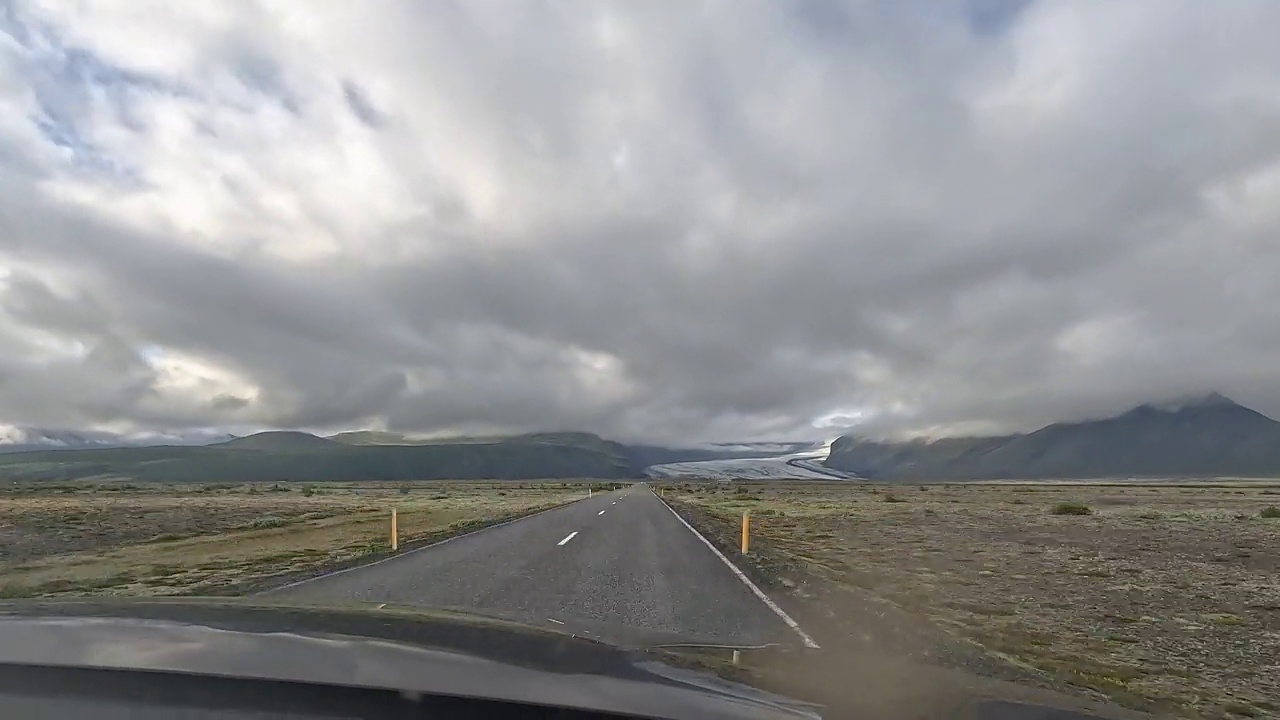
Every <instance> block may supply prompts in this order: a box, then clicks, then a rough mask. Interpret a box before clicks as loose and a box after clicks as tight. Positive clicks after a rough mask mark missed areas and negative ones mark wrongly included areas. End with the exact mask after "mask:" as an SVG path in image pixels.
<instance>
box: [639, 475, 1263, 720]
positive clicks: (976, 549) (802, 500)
mask: <svg viewBox="0 0 1280 720" xmlns="http://www.w3.org/2000/svg"><path fill="white" fill-rule="evenodd" d="M664 494H665V496H666V498H667V499H668V500H669V501H670V502H672V504H673V506H674V507H676V508H677V509H678V510H679V511H681V512H682V514H685V515H686V517H687V518H689V519H691V521H693V522H694V523H695V525H698V526H699V527H701V528H702V529H703V530H704V532H707V533H708V534H711V535H712V536H713V537H714V538H715V539H717V541H718V543H719V544H720V545H721V547H722V548H725V549H727V550H729V551H730V552H731V554H732V556H734V557H736V558H737V559H738V560H739V561H740V562H742V564H743V565H744V566H746V568H748V569H749V572H751V573H752V574H754V575H755V576H756V577H757V578H759V579H760V580H762V581H763V582H765V583H767V584H768V585H770V586H771V587H772V588H773V592H775V593H776V594H777V596H778V597H779V599H780V600H783V601H787V602H788V606H789V607H794V608H796V609H797V612H798V613H799V614H800V615H802V616H803V617H804V618H805V619H804V620H802V622H806V621H807V622H809V623H810V624H814V625H815V626H816V627H817V628H819V629H820V630H821V631H822V632H823V633H824V638H825V639H826V640H827V641H828V642H840V643H844V644H845V645H848V646H849V647H851V648H856V649H859V650H866V651H869V652H874V653H876V654H877V656H883V653H893V654H895V655H899V656H902V657H905V658H910V659H913V660H917V661H922V662H927V663H933V664H942V665H947V666H953V667H957V668H961V669H964V670H967V671H970V672H977V673H979V674H983V675H988V676H992V677H999V678H1007V679H1017V680H1019V681H1020V682H1028V681H1029V682H1032V683H1039V684H1041V685H1042V686H1044V687H1048V688H1053V689H1057V690H1063V691H1066V692H1070V693H1073V694H1077V695H1079V696H1081V697H1095V698H1097V697H1105V698H1108V699H1109V700H1111V701H1115V702H1119V703H1121V704H1123V705H1126V706H1128V707H1131V708H1136V709H1143V710H1147V711H1154V712H1156V713H1157V714H1171V715H1177V716H1183V717H1242V716H1245V717H1266V716H1276V715H1277V714H1280V580H1277V578H1278V577H1280V523H1277V522H1275V521H1274V519H1272V518H1274V517H1275V515H1276V513H1275V512H1274V500H1275V495H1277V494H1280V486H1276V485H1267V484H1264V483H1250V484H1239V485H1236V486H1231V485H1215V484H1198V485H1196V484H1186V485H1117V484H1071V485H1065V484H1049V483H1045V484H1013V483H1004V484H952V485H894V486H892V487H884V486H874V485H868V484H861V483H859V484H854V483H803V484H802V483H798V482H790V483H789V482H774V483H769V484H764V483H759V484H757V483H745V484H744V483H733V484H732V486H724V485H714V484H695V483H684V484H675V485H671V484H668V485H667V487H666V488H665V492H664ZM744 511H749V512H751V514H752V516H753V519H752V526H751V529H752V550H751V553H750V555H748V556H747V557H742V556H741V554H740V553H738V552H735V551H734V548H735V547H736V545H737V534H738V532H739V523H740V519H741V516H742V513H743V512H744ZM810 629H813V628H810Z"/></svg>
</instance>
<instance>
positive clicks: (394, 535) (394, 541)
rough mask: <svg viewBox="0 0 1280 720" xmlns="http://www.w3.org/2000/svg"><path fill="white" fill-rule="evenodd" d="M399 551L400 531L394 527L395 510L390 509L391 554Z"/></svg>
mask: <svg viewBox="0 0 1280 720" xmlns="http://www.w3.org/2000/svg"><path fill="white" fill-rule="evenodd" d="M399 549H400V531H399V528H397V527H396V509H395V508H391V552H395V551H397V550H399Z"/></svg>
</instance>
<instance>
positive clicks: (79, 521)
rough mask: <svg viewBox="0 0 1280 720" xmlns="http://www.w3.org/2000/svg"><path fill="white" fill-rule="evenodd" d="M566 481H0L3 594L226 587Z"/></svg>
mask: <svg viewBox="0 0 1280 720" xmlns="http://www.w3.org/2000/svg"><path fill="white" fill-rule="evenodd" d="M585 487H586V486H581V487H580V486H577V485H572V484H565V483H439V482H432V483H422V484H417V485H406V484H404V483H397V484H394V485H380V484H341V485H339V484H329V485H286V484H280V485H274V486H273V485H269V484H256V485H250V484H245V485H213V486H194V485H124V484H114V485H107V484H103V485H68V486H51V485H43V486H39V485H27V486H14V487H9V488H6V489H5V490H4V491H2V492H0V578H2V580H0V597H51V596H70V595H186V594H227V593H238V592H243V591H246V590H252V589H257V588H259V587H263V586H266V585H270V584H272V583H273V582H278V581H279V580H280V579H281V578H290V577H298V576H302V575H306V574H308V573H314V572H319V571H321V570H323V569H325V568H329V567H334V566H338V565H342V564H345V563H351V562H358V561H360V560H361V559H362V558H367V557H368V556H370V555H375V554H381V553H385V552H387V551H388V550H389V547H388V545H389V516H390V510H391V508H392V507H395V508H397V512H398V514H399V518H398V524H399V530H400V543H401V547H402V548H403V547H405V546H412V545H413V544H414V543H418V542H424V541H427V540H431V539H435V538H440V537H445V536H448V535H451V534H456V533H458V532H462V531H466V530H468V529H472V528H474V527H478V526H480V525H483V524H485V523H488V522H493V521H496V520H501V519H504V518H508V517H513V516H516V515H520V514H525V513H528V512H533V511H536V510H540V509H543V508H547V507H551V506H554V505H558V504H561V503H564V502H567V501H569V500H572V499H575V498H578V497H581V496H582V495H583V494H585V492H586V489H585Z"/></svg>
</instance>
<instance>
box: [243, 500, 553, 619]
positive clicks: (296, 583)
mask: <svg viewBox="0 0 1280 720" xmlns="http://www.w3.org/2000/svg"><path fill="white" fill-rule="evenodd" d="M576 502H578V500H576V499H575V500H570V501H569V502H567V503H564V504H563V505H556V506H555V507H549V508H547V509H546V510H539V511H538V512H536V513H530V514H528V515H521V516H520V517H518V518H511V519H510V520H504V521H502V522H500V523H496V524H494V525H485V526H484V527H482V528H477V529H475V530H472V531H471V532H468V533H462V534H461V535H454V536H453V537H447V538H445V539H443V540H441V541H439V542H433V543H431V544H430V545H423V546H422V547H420V548H414V549H412V550H406V551H404V552H402V553H400V554H399V555H392V556H391V557H384V558H382V559H381V560H374V561H373V562H371V563H364V564H362V565H352V566H351V567H349V568H342V569H341V570H334V571H333V572H327V573H325V574H323V575H317V576H315V577H309V578H307V579H305V580H295V581H294V582H291V583H289V584H287V585H281V586H280V587H273V588H271V589H269V590H263V591H262V592H259V593H254V595H270V594H271V593H273V592H276V591H278V590H287V589H289V588H291V587H297V586H299V585H305V584H307V583H309V582H315V581H316V580H323V579H325V578H330V577H333V576H335V575H342V574H345V573H349V572H351V571H352V570H361V569H363V568H367V567H373V566H374V565H381V564H382V563H385V562H391V561H392V560H399V559H400V558H403V557H408V556H410V555H412V554H414V553H417V552H422V551H423V550H430V549H431V548H434V547H440V546H441V545H444V544H445V543H451V542H453V541H454V540H461V539H462V538H465V537H471V536H472V535H478V534H480V533H482V532H484V531H485V530H493V529H495V528H500V527H502V526H504V525H510V524H511V523H518V522H520V521H521V520H528V519H529V518H534V517H538V516H539V515H542V514H544V513H549V512H551V511H552V510H559V509H561V508H566V507H569V506H570V505H572V504H574V503H576ZM251 597H252V596H251Z"/></svg>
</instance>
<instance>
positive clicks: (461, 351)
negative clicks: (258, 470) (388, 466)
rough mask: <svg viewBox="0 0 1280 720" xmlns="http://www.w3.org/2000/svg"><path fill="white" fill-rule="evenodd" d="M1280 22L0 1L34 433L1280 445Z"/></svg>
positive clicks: (741, 5) (336, 2) (1252, 1)
mask: <svg viewBox="0 0 1280 720" xmlns="http://www.w3.org/2000/svg"><path fill="white" fill-rule="evenodd" d="M1276 28H1280V3H1277V2H1273V1H1272V0H1239V1H1234V0H1214V1H1213V2H1206V1H1205V0H1150V1H1132V2H1131V1H1128V0H1106V1H1098V2H1087V1H1082V0H1064V1H1061V2H1057V1H1052V0H1039V1H1035V2H995V1H986V0H954V1H939V2H933V3H927V2H901V1H899V0H870V1H866V2H848V3H844V4H838V3H835V2H826V1H825V0H823V1H818V0H813V1H811V2H794V3H793V2H784V1H782V0H767V1H766V0H760V1H750V0H723V1H722V2H693V1H692V0H671V1H670V2H635V1H634V0H624V1H620V2H616V3H607V2H597V1H594V0H593V1H591V2H588V1H587V0H581V1H572V2H520V3H516V2H493V3H488V2H477V1H475V0H466V1H465V2H463V1H461V0H459V1H456V2H437V3H428V2H422V1H421V0H405V1H404V2H380V1H371V2H346V1H344V0H333V1H331V2H325V1H323V0H321V1H317V2H297V1H296V0H279V1H278V2H248V1H246V0H230V1H228V2H216V1H213V0H202V1H201V2H198V3H197V2H170V1H168V0H163V1H158V2H144V1H143V0H116V1H107V0H94V1H93V2H81V1H73V0H50V1H48V2H27V1H25V0H16V1H15V0H0V424H11V425H32V426H41V427H63V428H92V429H101V430H110V431H115V432H141V431H148V430H158V429H163V430H184V429H194V428H222V429H231V430H234V431H244V430H247V429H253V428H267V427H296V428H307V429H313V430H338V429H348V428H357V427H374V428H388V429H393V430H401V431H407V432H421V433H428V432H431V433H441V432H478V431H480V432H483V431H495V430H496V431H513V430H533V429H582V430H589V431H594V432H598V433H601V434H604V435H607V436H612V437H618V438H623V439H648V440H656V441H682V440H685V441H687V440H724V439H753V438H775V437H816V436H823V435H831V434H834V433H835V432H838V431H839V430H840V429H842V428H846V427H849V426H854V427H856V428H858V429H859V430H860V431H861V432H865V433H870V434H878V433H930V434H938V433H945V432H953V433H954V432H990V431H1003V430H1024V429H1034V428H1035V427H1037V426H1039V425H1042V424H1044V423H1047V422H1051V421H1054V420H1071V419H1080V418H1086V417H1091V416H1098V415H1106V414H1109V413H1114V412H1116V411H1120V410H1123V409H1125V408H1127V407H1129V406H1131V405H1134V404H1137V403H1140V402H1142V401H1145V400H1150V399H1163V398H1167V397H1169V396H1176V395H1183V394H1191V393H1202V392H1206V391H1209V390H1220V391H1222V392H1224V393H1226V394H1227V395H1230V396H1231V397H1233V398H1235V399H1236V400H1238V401H1240V402H1242V403H1244V404H1247V405H1250V406H1252V407H1255V408H1256V409H1259V410H1261V411H1263V412H1267V413H1270V414H1273V415H1278V416H1280V43H1278V42H1276Z"/></svg>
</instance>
